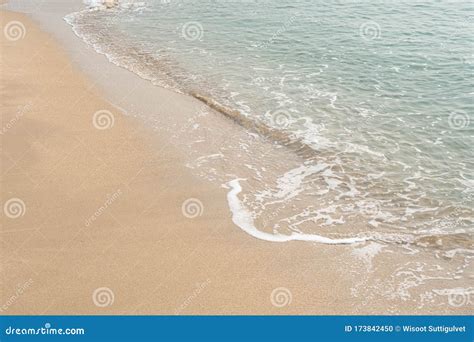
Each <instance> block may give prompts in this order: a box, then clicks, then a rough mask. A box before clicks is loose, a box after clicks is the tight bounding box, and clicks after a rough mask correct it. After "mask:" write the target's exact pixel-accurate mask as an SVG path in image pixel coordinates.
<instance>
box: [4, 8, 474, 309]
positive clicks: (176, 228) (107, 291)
mask: <svg viewBox="0 0 474 342" xmlns="http://www.w3.org/2000/svg"><path fill="white" fill-rule="evenodd" d="M44 18H47V16H44ZM54 20H56V21H57V22H58V23H61V25H63V26H62V27H63V28H62V30H63V31H61V30H58V31H57V32H56V36H53V35H52V34H51V32H48V28H47V27H45V26H44V24H43V25H41V24H40V23H38V21H34V20H33V19H31V17H29V16H27V15H25V14H21V13H16V12H11V11H6V10H2V12H1V25H2V31H3V32H7V31H8V30H7V27H8V26H9V25H10V26H11V25H16V27H17V29H18V30H19V36H17V35H16V34H15V33H14V31H11V32H13V33H11V35H9V34H6V33H4V34H2V35H1V81H0V82H1V86H2V87H1V103H0V105H1V112H2V134H1V146H2V148H1V151H2V154H1V162H2V173H1V188H2V190H1V195H2V196H1V198H2V202H1V203H2V207H3V214H4V215H2V228H1V232H0V234H1V235H0V236H1V260H2V261H1V277H0V278H1V284H2V287H1V296H0V310H1V314H6V315H14V314H50V315H51V314H57V315H61V314H130V315H135V314H329V315H331V314H419V313H424V314H447V313H450V314H469V313H470V312H471V309H472V305H459V306H456V305H454V306H453V305H448V304H447V300H448V297H447V295H446V294H445V293H444V294H443V293H442V294H441V295H439V296H437V297H436V298H434V297H433V296H434V294H433V289H436V288H444V287H443V285H444V281H445V280H443V279H435V280H433V282H428V281H426V280H425V279H423V281H420V282H417V281H418V280H417V279H416V276H415V275H414V276H413V278H414V279H415V280H414V282H415V283H416V285H417V286H416V287H413V289H412V288H411V286H410V284H412V283H403V284H402V283H401V282H400V283H397V277H398V275H399V274H398V273H397V269H398V268H399V267H400V265H406V264H408V263H410V262H412V261H413V259H412V258H413V257H412V256H411V255H410V254H409V253H406V254H403V253H400V254H399V253H398V248H399V247H398V246H388V245H383V244H380V243H375V242H371V241H369V242H366V243H362V244H358V245H356V246H352V245H326V244H314V243H308V242H302V241H293V242H288V243H271V242H268V241H263V240H259V239H256V238H254V237H252V236H250V235H249V234H246V233H245V232H244V231H243V230H241V229H240V228H239V227H237V226H236V225H235V224H234V223H233V221H232V217H231V212H230V210H229V207H228V204H227V200H226V196H227V193H228V189H225V188H223V187H221V186H220V185H219V184H212V183H211V182H208V181H206V180H205V179H203V178H201V177H198V176H197V175H196V174H193V173H192V171H191V169H190V168H187V167H185V165H186V163H187V161H188V159H187V157H188V155H187V152H186V150H185V149H182V148H178V147H177V146H175V143H174V141H175V140H176V139H178V140H179V139H182V140H185V139H186V138H187V135H186V134H187V133H186V131H185V130H184V129H182V128H183V127H186V125H190V124H192V122H191V123H189V118H192V117H195V116H196V115H199V113H201V112H202V111H203V110H205V111H206V112H208V113H210V114H209V115H210V116H209V118H208V119H207V120H214V121H215V118H216V117H219V118H221V116H220V115H219V114H217V113H214V112H213V110H212V109H211V108H207V107H206V108H203V104H202V103H201V102H199V101H198V100H196V99H194V98H191V97H189V96H185V95H183V94H178V93H176V92H172V91H170V90H167V89H163V88H160V87H156V86H153V85H151V84H149V83H148V82H147V81H146V80H143V79H140V78H139V77H137V76H136V75H134V74H132V73H130V72H129V71H126V70H124V69H120V68H118V67H117V66H115V65H113V64H111V63H109V62H108V61H107V60H106V59H105V57H103V56H100V55H98V54H96V52H95V51H93V50H92V49H91V48H90V47H87V46H86V45H85V44H84V43H83V42H82V41H80V40H79V39H78V38H77V37H75V36H74V35H73V33H72V32H67V30H69V31H70V28H69V27H68V25H67V24H66V23H64V22H62V18H61V16H59V15H58V16H56V18H55V19H54ZM66 32H67V33H66ZM12 35H13V36H12ZM65 42H68V43H65ZM84 60H88V61H89V62H88V63H87V62H86V63H82V62H81V61H84ZM90 61H93V62H90ZM98 70H100V72H98ZM149 110H154V111H155V112H156V113H157V114H158V117H159V119H158V122H157V125H159V120H166V121H167V122H168V123H169V122H172V121H173V122H175V127H176V129H175V130H173V131H163V132H161V133H160V134H156V131H154V130H152V129H151V127H150V126H148V125H146V124H144V123H143V121H141V120H140V115H141V114H142V113H144V112H146V111H149ZM221 120H222V123H219V124H221V125H222V127H224V126H225V127H226V125H229V120H227V121H226V119H222V118H221ZM232 129H233V130H235V133H234V134H241V133H240V132H241V131H244V129H243V128H242V127H235V128H232ZM180 134H181V135H180ZM222 139H225V137H222ZM265 148H270V147H262V149H265ZM7 203H8V205H7ZM400 248H402V247H400ZM381 249H385V250H391V251H393V253H397V254H396V255H397V258H396V260H394V258H393V257H391V254H390V253H386V254H384V255H383V256H381V257H379V258H375V256H376V255H377V252H378V251H379V250H381ZM393 253H392V255H393ZM417 258H419V259H418V260H423V261H424V262H426V263H427V264H434V263H437V264H440V265H447V264H448V263H449V260H448V259H440V258H438V257H437V256H436V255H435V254H434V253H432V252H431V251H429V250H427V251H426V252H422V253H420V254H418V255H417ZM415 268H416V267H415V266H414V269H415ZM414 272H415V271H414ZM414 274H415V273H414ZM385 281H391V282H390V284H392V285H393V284H398V285H393V287H392V288H390V287H386V286H385V287H384V285H386V284H387V283H385ZM467 284H468V281H467V280H466V281H464V282H463V283H462V284H461V285H463V286H467ZM403 291H405V292H403ZM391 293H394V295H393V296H391V297H390V294H391ZM396 293H401V295H395V294H396ZM405 293H406V296H405V295H404V294H405ZM430 294H433V295H432V296H431V297H430ZM425 304H426V305H425Z"/></svg>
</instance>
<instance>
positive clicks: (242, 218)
mask: <svg viewBox="0 0 474 342" xmlns="http://www.w3.org/2000/svg"><path fill="white" fill-rule="evenodd" d="M241 180H244V179H242V178H236V179H234V180H231V181H230V182H228V183H227V184H226V185H227V187H228V188H230V191H229V192H228V193H227V202H228V204H229V208H230V211H231V212H232V221H233V222H234V223H235V224H236V225H237V226H239V227H240V228H241V229H242V230H243V231H244V232H246V233H247V234H249V235H251V236H253V237H255V238H257V239H260V240H265V241H270V242H288V241H308V242H319V243H325V244H352V243H358V242H364V241H367V240H369V238H356V237H354V238H344V239H331V238H328V237H324V236H321V235H316V234H303V233H296V232H293V233H292V234H291V235H283V234H278V233H276V234H270V233H266V232H262V231H260V230H258V229H257V228H256V227H255V223H254V218H253V216H252V213H251V212H250V211H249V210H248V209H247V208H246V207H245V205H244V204H243V203H242V202H241V201H240V199H239V197H238V194H239V193H240V192H241V191H242V187H241V186H240V183H239V181H241Z"/></svg>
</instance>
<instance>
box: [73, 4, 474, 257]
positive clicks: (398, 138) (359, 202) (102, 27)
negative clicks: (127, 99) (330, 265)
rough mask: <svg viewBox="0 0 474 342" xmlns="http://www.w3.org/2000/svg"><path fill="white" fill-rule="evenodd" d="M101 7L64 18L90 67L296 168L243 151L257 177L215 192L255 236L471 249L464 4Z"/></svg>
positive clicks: (472, 175) (473, 41)
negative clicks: (234, 129)
mask: <svg viewBox="0 0 474 342" xmlns="http://www.w3.org/2000/svg"><path fill="white" fill-rule="evenodd" d="M98 3H99V2H95V3H94V2H89V5H90V8H89V9H86V10H85V11H82V12H79V13H73V14H71V15H69V16H67V17H66V20H67V21H68V22H69V23H70V24H71V25H72V26H73V28H74V30H75V32H76V33H77V34H78V35H79V36H81V37H82V38H83V39H84V40H85V41H87V42H88V43H90V44H92V45H93V46H94V47H95V48H96V50H97V51H99V52H101V53H105V54H107V56H108V57H109V59H110V60H111V61H113V62H114V63H116V64H118V65H120V66H122V67H125V68H128V69H130V70H132V71H134V72H136V73H137V74H138V75H140V76H141V77H143V78H146V79H148V80H150V81H151V82H153V83H154V84H155V85H157V86H163V87H167V88H170V89H173V90H174V91H178V92H182V93H186V94H190V95H193V96H195V97H197V98H200V99H201V100H204V101H206V102H207V103H211V104H216V105H215V106H214V107H215V108H217V109H222V110H221V111H222V112H223V113H224V112H225V111H226V110H230V111H232V113H233V116H234V122H233V123H232V124H242V125H243V126H245V127H246V128H250V130H251V131H252V132H253V133H252V134H254V133H255V134H258V135H262V136H264V137H265V139H266V140H268V141H269V142H270V143H274V144H276V145H278V147H281V146H286V147H288V149H289V150H290V152H291V153H294V154H296V155H298V158H300V159H299V160H300V161H301V162H300V163H299V164H297V165H292V164H291V163H288V165H292V166H291V167H290V166H288V167H287V169H285V166H286V165H285V161H284V160H281V158H280V159H278V160H275V159H276V158H273V159H272V155H271V154H267V155H265V156H259V157H258V158H255V157H253V156H252V154H253V152H252V151H251V147H250V150H247V149H245V152H248V153H247V154H248V156H242V153H243V152H242V151H244V149H242V150H241V152H239V153H240V154H239V155H240V156H241V157H242V164H244V165H245V166H246V167H245V169H246V172H250V173H252V177H248V176H247V177H242V178H239V176H242V175H241V174H240V173H239V172H238V171H237V169H232V172H229V170H230V169H231V168H232V167H233V165H232V164H235V163H233V162H232V161H231V160H227V164H226V165H228V166H225V167H222V166H221V168H220V169H219V170H221V171H222V172H220V174H219V175H215V177H214V178H213V180H217V181H220V182H221V183H222V184H223V186H225V187H227V188H228V189H229V195H228V199H229V206H230V210H231V211H232V213H233V217H234V222H235V223H237V224H238V225H239V226H241V227H242V228H243V229H244V230H246V231H247V232H249V233H250V234H251V235H253V236H255V237H258V238H262V239H267V240H269V241H280V240H281V241H289V240H292V239H301V240H308V241H319V242H334V241H336V242H338V241H340V242H343V243H347V242H350V241H354V242H356V241H361V239H362V240H364V239H378V240H383V241H389V240H395V241H399V240H400V239H401V240H404V241H412V240H413V239H415V240H416V239H417V238H419V237H423V238H426V237H428V240H427V241H428V242H427V243H428V244H429V243H430V242H429V237H430V236H434V237H435V240H436V241H437V242H436V243H437V244H439V243H441V244H443V243H447V244H448V245H449V246H451V248H463V250H464V249H467V250H469V249H470V248H472V239H471V234H472V232H473V227H474V148H473V146H474V116H473V109H474V102H473V92H474V87H473V85H474V78H473V70H474V5H473V3H472V2H469V1H465V2H464V1H440V2H434V1H433V2H430V1H329V2H327V1H314V0H292V1H286V0H281V1H266V0H261V1H260V0H240V1H228V0H226V1H218V0H199V1H197V0H190V1H180V0H148V1H144V2H138V1H121V5H120V6H119V7H117V8H114V9H110V10H103V9H101V8H100V7H97V6H96V5H97V4H98ZM236 116H238V117H236ZM242 144H245V142H242ZM247 147H248V146H247ZM213 156H215V155H213ZM199 157H200V158H205V156H199ZM221 157H222V158H221ZM225 158H226V153H225V151H221V152H220V153H219V154H217V158H214V157H213V159H219V160H221V159H222V160H226V159H225ZM246 158H247V159H248V163H245V162H244V161H245V160H247V159H246ZM222 160H221V162H222ZM201 164H202V163H201V159H200V162H199V165H200V166H201V167H203V168H206V165H207V164H206V163H204V164H205V165H204V166H202V165H201ZM277 164H278V165H277ZM207 167H208V165H207ZM224 169H225V170H224ZM212 170H213V171H216V170H215V169H212ZM219 170H218V171H219ZM218 171H217V172H216V173H219V172H218ZM210 173H211V172H209V170H207V171H206V172H205V174H210ZM228 174H232V175H235V177H234V176H229V175H228ZM356 227H357V228H356ZM327 236H332V239H326V237H327ZM291 237H293V238H291ZM305 237H307V238H305ZM325 239H326V240H325ZM337 239H339V240H337ZM350 239H353V240H350ZM440 241H441V242H440Z"/></svg>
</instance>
